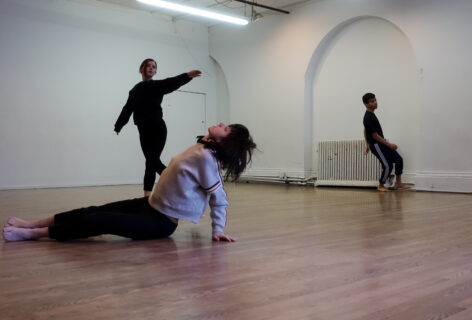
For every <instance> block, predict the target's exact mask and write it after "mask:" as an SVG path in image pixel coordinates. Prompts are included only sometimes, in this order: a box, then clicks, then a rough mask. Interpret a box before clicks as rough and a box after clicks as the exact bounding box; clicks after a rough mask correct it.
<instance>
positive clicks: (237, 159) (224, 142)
mask: <svg viewBox="0 0 472 320" xmlns="http://www.w3.org/2000/svg"><path fill="white" fill-rule="evenodd" d="M229 127H230V128H231V131H230V133H229V134H228V135H227V136H226V137H224V138H223V139H221V140H220V142H216V141H214V140H207V141H204V140H202V139H201V138H202V137H199V140H198V142H199V143H202V144H203V145H204V146H205V148H208V149H211V150H213V151H214V154H215V157H216V159H217V160H218V161H219V162H220V164H221V167H222V169H224V170H226V171H225V180H228V179H229V178H231V179H232V180H233V181H236V180H237V179H238V178H239V176H240V175H241V173H242V172H243V171H244V169H246V166H247V165H248V164H249V163H250V162H251V160H252V151H253V150H254V149H255V148H256V144H255V143H254V141H253V140H252V137H251V135H250V133H249V130H248V129H247V128H246V127H245V126H243V125H242V124H230V125H229Z"/></svg>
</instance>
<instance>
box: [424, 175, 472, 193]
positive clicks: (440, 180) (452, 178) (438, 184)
mask: <svg viewBox="0 0 472 320" xmlns="http://www.w3.org/2000/svg"><path fill="white" fill-rule="evenodd" d="M415 187H416V190H421V191H440V192H461V193H471V192H472V174H471V173H470V172H419V173H417V174H416V177H415Z"/></svg>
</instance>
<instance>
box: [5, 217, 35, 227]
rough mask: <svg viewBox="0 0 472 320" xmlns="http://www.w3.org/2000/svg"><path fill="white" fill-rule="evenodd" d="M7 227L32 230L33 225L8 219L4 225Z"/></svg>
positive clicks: (15, 219)
mask: <svg viewBox="0 0 472 320" xmlns="http://www.w3.org/2000/svg"><path fill="white" fill-rule="evenodd" d="M5 226H7V227H17V228H34V226H33V224H32V223H31V222H29V221H26V220H23V219H20V218H17V217H10V218H8V220H7V223H6V224H5Z"/></svg>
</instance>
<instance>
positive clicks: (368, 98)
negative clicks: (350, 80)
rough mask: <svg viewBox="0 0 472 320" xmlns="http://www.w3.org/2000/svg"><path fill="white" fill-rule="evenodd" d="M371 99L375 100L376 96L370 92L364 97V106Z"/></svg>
mask: <svg viewBox="0 0 472 320" xmlns="http://www.w3.org/2000/svg"><path fill="white" fill-rule="evenodd" d="M370 99H375V94H373V93H370V92H368V93H366V94H365V95H363V96H362V102H364V104H368V103H369V100H370Z"/></svg>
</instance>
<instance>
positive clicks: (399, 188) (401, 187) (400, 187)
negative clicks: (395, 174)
mask: <svg viewBox="0 0 472 320" xmlns="http://www.w3.org/2000/svg"><path fill="white" fill-rule="evenodd" d="M395 189H397V190H405V189H410V186H408V185H406V184H404V183H396V184H395Z"/></svg>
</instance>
